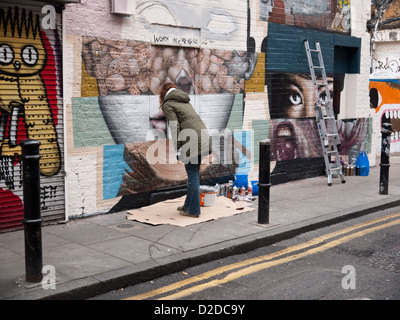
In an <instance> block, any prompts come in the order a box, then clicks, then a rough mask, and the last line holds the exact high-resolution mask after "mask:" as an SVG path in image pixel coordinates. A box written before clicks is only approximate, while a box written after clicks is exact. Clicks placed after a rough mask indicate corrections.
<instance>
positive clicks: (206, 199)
mask: <svg viewBox="0 0 400 320" xmlns="http://www.w3.org/2000/svg"><path fill="white" fill-rule="evenodd" d="M217 192H218V190H216V188H214V187H210V186H200V206H201V207H212V206H215V201H216V199H217Z"/></svg>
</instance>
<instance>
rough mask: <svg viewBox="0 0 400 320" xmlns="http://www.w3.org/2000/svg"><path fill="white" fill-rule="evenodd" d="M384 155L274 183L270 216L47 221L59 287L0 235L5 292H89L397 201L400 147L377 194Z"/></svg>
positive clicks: (19, 234) (10, 295) (18, 242)
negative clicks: (180, 223)
mask: <svg viewBox="0 0 400 320" xmlns="http://www.w3.org/2000/svg"><path fill="white" fill-rule="evenodd" d="M379 162H380V159H379V158H378V159H377V162H376V163H377V165H376V166H374V167H371V168H370V174H369V176H367V177H360V176H353V177H346V183H345V184H342V183H340V179H333V185H332V186H331V187H328V186H327V178H326V177H323V176H321V177H316V178H311V179H306V180H301V181H295V182H290V183H286V184H281V185H277V186H273V187H271V190H270V194H271V196H270V202H271V203H270V223H269V224H268V225H260V224H258V223H257V217H258V210H257V201H255V202H254V211H251V212H247V213H242V214H238V215H235V216H232V217H228V218H221V219H218V220H213V221H208V222H203V223H199V224H194V225H191V226H187V227H175V226H171V225H160V226H152V225H147V224H142V223H139V222H136V221H129V220H127V219H126V212H119V213H113V214H107V215H100V216H95V217H91V218H86V219H75V220H71V221H69V222H68V223H66V224H58V225H52V226H44V227H43V228H42V241H43V265H51V266H54V268H55V270H56V280H57V282H56V289H47V290H45V289H43V288H42V286H41V284H36V285H32V284H28V283H25V280H24V279H25V250H24V239H23V231H15V232H8V233H2V234H0V299H29V300H34V299H85V298H88V297H90V296H92V295H95V294H96V293H97V294H98V293H102V292H106V291H109V290H112V289H119V288H121V287H124V286H127V285H129V284H134V283H140V282H144V281H148V280H150V279H152V278H154V277H157V276H161V275H165V274H168V273H171V272H176V271H180V270H184V269H185V268H187V267H189V266H193V265H197V264H200V263H203V262H207V261H210V260H213V259H218V258H222V257H224V256H227V255H231V254H236V253H241V252H245V251H248V250H251V249H255V248H257V247H260V246H263V245H266V244H271V243H274V242H276V241H279V240H282V239H285V238H289V237H292V236H295V235H297V234H300V233H303V232H306V231H310V230H314V229H317V228H320V227H324V226H328V225H331V224H334V223H337V222H339V221H342V220H346V219H350V218H353V217H356V216H359V215H363V214H367V213H370V212H374V211H377V210H379V209H383V208H388V207H393V206H396V205H400V154H395V155H392V156H391V158H390V163H391V166H390V169H389V177H390V178H389V195H380V194H379V192H378V190H379V176H380V166H379Z"/></svg>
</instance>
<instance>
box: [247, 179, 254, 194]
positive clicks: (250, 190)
mask: <svg viewBox="0 0 400 320" xmlns="http://www.w3.org/2000/svg"><path fill="white" fill-rule="evenodd" d="M247 195H248V196H249V197H251V196H252V195H253V186H252V185H251V182H250V181H249V184H248V185H247Z"/></svg>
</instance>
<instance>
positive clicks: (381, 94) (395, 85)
mask: <svg viewBox="0 0 400 320" xmlns="http://www.w3.org/2000/svg"><path fill="white" fill-rule="evenodd" d="M369 87H370V101H371V108H373V109H374V110H375V112H376V113H377V115H378V119H379V129H380V130H382V124H383V123H390V124H391V125H392V130H393V133H392V134H391V137H390V139H391V140H390V152H392V153H393V152H400V80H398V79H397V80H396V79H394V80H371V81H370V85H369ZM379 146H380V144H379Z"/></svg>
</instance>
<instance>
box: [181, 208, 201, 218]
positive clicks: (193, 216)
mask: <svg viewBox="0 0 400 320" xmlns="http://www.w3.org/2000/svg"><path fill="white" fill-rule="evenodd" d="M179 214H180V215H181V216H185V217H191V218H199V217H200V215H199V214H190V213H189V212H187V211H186V209H185V208H183V210H179Z"/></svg>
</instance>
